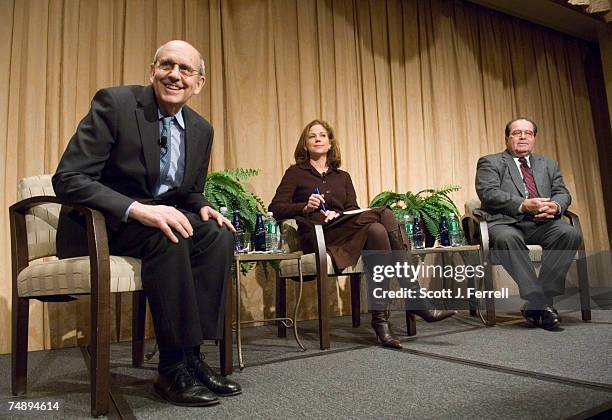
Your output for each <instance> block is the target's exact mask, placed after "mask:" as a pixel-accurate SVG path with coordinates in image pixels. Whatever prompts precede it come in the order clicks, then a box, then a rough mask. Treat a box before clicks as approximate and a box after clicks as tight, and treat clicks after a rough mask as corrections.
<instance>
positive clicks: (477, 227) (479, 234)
mask: <svg viewBox="0 0 612 420" xmlns="http://www.w3.org/2000/svg"><path fill="white" fill-rule="evenodd" d="M461 224H462V226H463V231H464V233H465V235H466V240H467V241H468V244H470V245H480V248H481V252H482V254H483V259H484V260H485V261H486V259H487V257H488V254H489V227H488V225H487V222H486V220H484V219H483V218H482V217H480V216H477V215H475V214H466V215H465V216H463V217H462V218H461Z"/></svg>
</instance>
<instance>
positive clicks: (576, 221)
mask: <svg viewBox="0 0 612 420" xmlns="http://www.w3.org/2000/svg"><path fill="white" fill-rule="evenodd" d="M563 216H565V217H567V218H568V219H569V223H570V225H572V226H573V227H574V229H576V231H578V234H579V235H580V237H581V238H582V242H581V243H580V247H579V248H578V249H580V250H583V251H584V236H583V235H582V225H581V224H580V217H579V216H578V215H577V214H576V213H574V212H573V211H570V210H565V212H564V213H563Z"/></svg>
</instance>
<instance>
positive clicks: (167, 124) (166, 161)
mask: <svg viewBox="0 0 612 420" xmlns="http://www.w3.org/2000/svg"><path fill="white" fill-rule="evenodd" d="M173 118H174V117H163V118H162V123H163V125H164V126H163V128H162V132H161V142H160V144H161V149H160V154H159V183H160V185H161V184H162V183H163V182H164V181H165V180H166V177H167V176H168V170H169V169H170V156H171V154H172V124H171V122H172V119H173ZM164 139H165V140H164Z"/></svg>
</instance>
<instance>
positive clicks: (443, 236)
mask: <svg viewBox="0 0 612 420" xmlns="http://www.w3.org/2000/svg"><path fill="white" fill-rule="evenodd" d="M439 231H440V245H442V246H450V244H451V242H450V236H449V232H448V222H447V221H446V215H444V214H443V215H442V216H441V217H440V224H439Z"/></svg>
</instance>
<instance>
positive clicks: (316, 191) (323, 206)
mask: <svg viewBox="0 0 612 420" xmlns="http://www.w3.org/2000/svg"><path fill="white" fill-rule="evenodd" d="M314 193H315V194H319V195H321V191H320V190H319V187H315V189H314ZM321 210H323V211H327V207H325V203H324V202H321Z"/></svg>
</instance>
